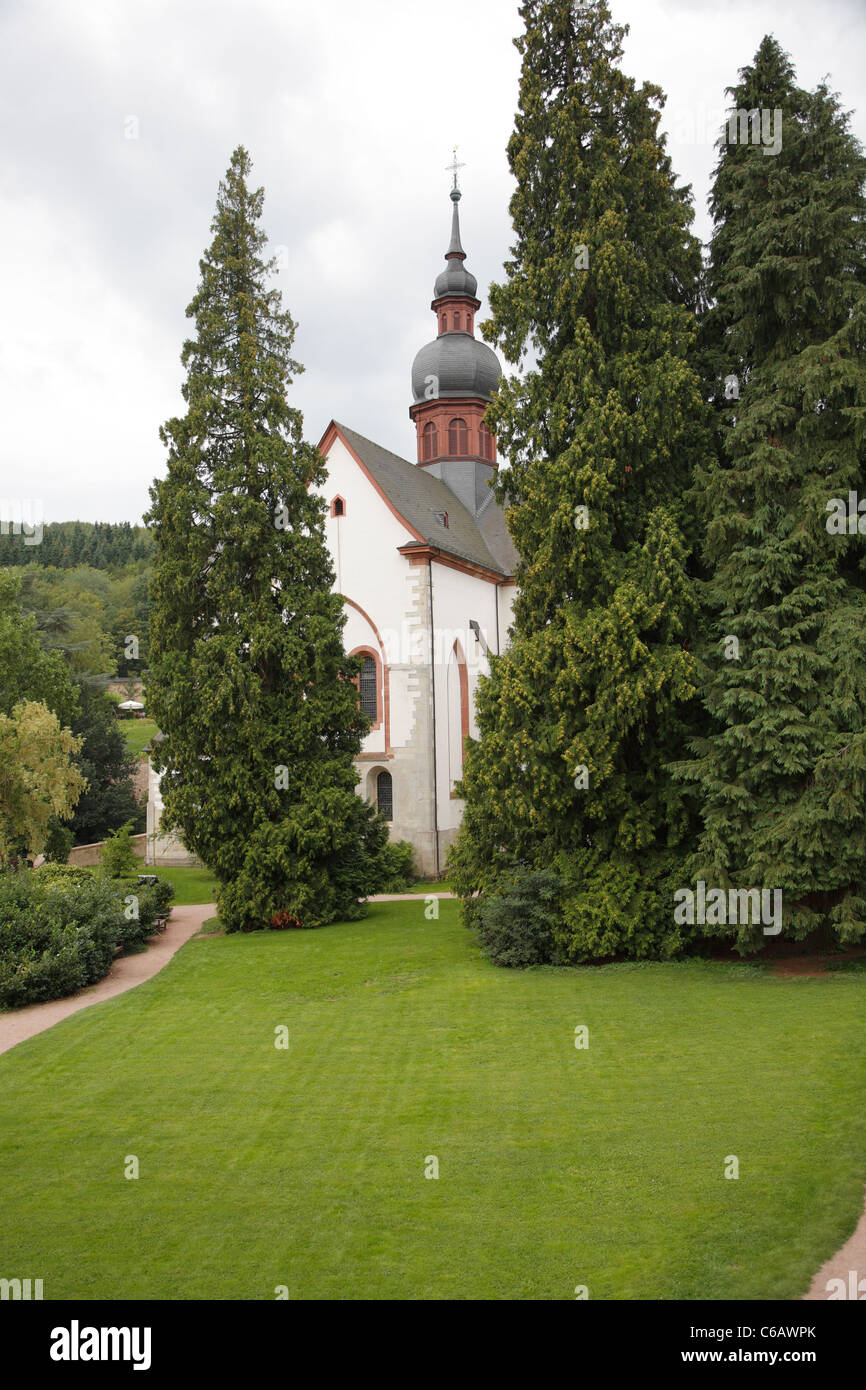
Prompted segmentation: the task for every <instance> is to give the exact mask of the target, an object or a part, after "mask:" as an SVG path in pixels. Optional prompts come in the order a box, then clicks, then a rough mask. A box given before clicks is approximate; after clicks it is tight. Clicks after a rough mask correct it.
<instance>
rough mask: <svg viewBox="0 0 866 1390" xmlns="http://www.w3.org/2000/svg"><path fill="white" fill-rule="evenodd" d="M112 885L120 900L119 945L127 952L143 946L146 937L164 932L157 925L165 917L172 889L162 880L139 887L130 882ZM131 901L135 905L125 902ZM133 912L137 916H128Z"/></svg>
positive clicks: (139, 884)
mask: <svg viewBox="0 0 866 1390" xmlns="http://www.w3.org/2000/svg"><path fill="white" fill-rule="evenodd" d="M112 883H113V886H114V887H115V888H116V890H117V893H118V896H119V899H120V914H121V924H120V928H119V933H118V934H119V939H120V942H121V944H122V945H123V947H124V948H125V949H126V950H129V949H130V948H131V947H139V946H144V945H145V944H146V942H147V939H148V937H150V936H153V935H154V934H155V933H156V932H157V931H163V930H164V929H165V928H164V924H163V926H162V927H159V928H158V927H157V925H156V924H157V921H158V920H159V918H160V917H165V916H167V914H168V909H169V905H170V903H171V900H172V898H173V897H174V887H173V886H172V884H170V883H166V881H165V880H164V879H161V880H160V881H159V882H158V883H153V884H148V883H139V882H138V880H137V879H133V878H127V879H114V880H112ZM132 897H134V898H135V900H136V901H135V903H132V902H129V901H128V899H129V898H132ZM133 909H134V910H135V913H136V915H134V916H129V915H127V914H128V913H129V912H131V911H132V910H133Z"/></svg>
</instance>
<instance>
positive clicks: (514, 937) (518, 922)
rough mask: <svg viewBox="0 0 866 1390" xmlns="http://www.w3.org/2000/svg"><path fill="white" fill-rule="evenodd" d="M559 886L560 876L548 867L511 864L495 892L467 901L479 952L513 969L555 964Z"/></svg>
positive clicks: (561, 888) (561, 886) (559, 917)
mask: <svg viewBox="0 0 866 1390" xmlns="http://www.w3.org/2000/svg"><path fill="white" fill-rule="evenodd" d="M564 891H565V883H564V880H563V879H562V878H561V877H560V875H559V874H555V873H553V872H552V870H550V869H536V870H533V869H527V868H520V867H515V868H512V869H511V870H510V871H509V872H508V873H507V874H505V875H504V876H503V878H502V880H501V886H500V888H499V891H498V892H496V893H485V894H483V895H482V896H481V897H480V898H479V899H476V901H475V902H474V903H473V911H472V925H473V926H474V927H475V930H476V931H477V933H478V940H479V943H480V946H481V951H482V954H483V955H485V956H487V958H488V960H492V961H493V962H494V963H495V964H496V965H508V966H512V967H515V968H517V969H524V968H525V967H526V966H529V965H548V964H559V963H560V959H561V958H560V952H559V950H558V948H557V945H556V935H555V933H556V930H557V927H558V926H559V925H560V923H561V921H562V908H561V902H562V896H563V893H564Z"/></svg>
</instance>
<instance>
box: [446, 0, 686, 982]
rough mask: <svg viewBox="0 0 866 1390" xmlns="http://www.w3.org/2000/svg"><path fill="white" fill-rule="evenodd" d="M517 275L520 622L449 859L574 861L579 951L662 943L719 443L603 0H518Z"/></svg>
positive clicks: (677, 250)
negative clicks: (701, 488)
mask: <svg viewBox="0 0 866 1390" xmlns="http://www.w3.org/2000/svg"><path fill="white" fill-rule="evenodd" d="M520 12H521V15H522V17H523V20H524V23H525V33H524V34H523V35H522V36H521V37H520V38H519V39H517V40H516V44H517V47H518V49H519V51H520V53H521V54H522V59H523V63H522V72H521V79H520V100H519V110H518V113H517V118H516V124H515V129H514V132H513V135H512V137H511V140H510V142H509V146H508V155H509V161H510V165H511V169H512V172H513V174H514V176H515V178H516V180H517V190H516V192H515V194H514V196H513V198H512V202H511V216H512V221H513V224H514V232H515V243H514V246H513V248H512V259H511V261H510V262H509V263H508V264H507V265H506V270H507V280H506V282H505V283H504V284H501V285H495V286H493V287H492V289H491V291H490V299H491V305H492V310H493V315H492V320H491V321H490V322H489V323H488V324H486V325H485V327H484V331H485V336H486V337H487V338H488V339H489V341H491V342H494V343H497V344H499V345H500V347H501V349H502V351H503V353H504V355H505V356H506V357H507V359H508V360H509V361H510V362H512V363H514V364H516V365H517V366H518V367H519V368H521V370H520V371H519V374H518V375H516V376H515V377H513V378H511V379H509V380H506V381H505V382H504V383H503V384H502V386H501V387H500V389H499V392H498V395H497V398H496V399H495V401H494V403H493V404H492V406H491V407H490V410H489V412H488V423H489V424H490V426H491V428H492V429H495V431H496V433H497V435H498V438H499V446H500V449H501V450H502V451H503V452H504V453H505V454H506V455H507V458H508V463H509V465H510V467H509V468H508V470H507V472H505V474H504V477H503V478H502V479H501V482H500V488H499V495H500V497H501V498H502V499H503V500H509V501H510V509H509V511H508V526H509V530H510V533H511V535H512V537H513V539H514V542H515V545H516V547H517V549H518V551H519V555H520V560H519V566H518V569H517V583H518V592H517V599H516V603H515V610H514V625H513V628H512V632H511V645H510V647H509V648H508V650H507V651H506V652H505V654H504V655H503V656H501V657H500V658H499V659H495V660H494V661H493V662H492V669H491V675H490V677H489V679H487V680H486V681H485V682H483V684H482V688H481V691H480V698H479V702H478V723H479V729H480V733H481V737H480V740H479V741H478V742H477V743H475V744H473V745H470V746H469V747H468V750H467V756H466V763H465V773H464V777H463V794H464V796H465V799H466V812H465V817H464V821H463V825H462V828H461V831H460V834H459V837H458V839H457V841H456V847H455V849H454V852H453V856H452V860H451V872H452V874H453V877H454V881H455V884H456V886H457V887H458V890H459V892H460V894H461V896H462V897H463V898H464V899H465V900H466V906H467V915H468V916H469V919H470V920H472V917H473V913H474V908H473V904H472V902H471V900H470V899H469V895H470V894H472V893H473V892H474V891H476V890H482V891H484V890H493V889H495V888H496V886H497V884H498V883H499V882H500V881H501V879H502V875H503V873H504V872H505V871H506V870H509V869H510V868H511V867H513V866H515V865H518V866H519V865H524V866H530V867H531V868H533V869H557V870H558V871H559V873H560V874H561V875H562V876H563V878H564V879H565V880H566V882H567V885H568V886H567V891H566V892H565V894H564V897H563V900H562V904H561V923H560V927H559V929H558V935H559V943H558V944H559V946H560V948H561V951H562V953H563V954H564V955H565V956H566V957H567V958H570V959H574V960H578V959H589V958H592V957H596V958H597V957H601V956H606V955H610V954H612V953H615V952H620V951H622V952H627V953H628V954H631V955H634V956H648V955H660V954H661V955H665V954H671V953H673V952H675V951H677V950H679V949H680V948H681V946H682V945H683V942H684V939H685V937H686V936H687V935H688V933H687V931H686V930H685V929H684V928H679V927H677V926H676V924H675V923H674V920H673V913H674V897H673V894H674V891H675V888H676V887H678V886H680V885H681V884H683V883H684V882H685V881H686V880H685V879H684V877H683V875H684V868H683V859H684V855H685V852H686V850H687V848H688V836H689V832H690V827H691V826H692V825H693V813H692V812H691V811H690V799H689V795H688V790H687V789H684V788H683V787H682V786H681V785H679V784H677V783H676V782H675V781H674V779H673V778H672V776H671V774H670V772H669V771H668V770H667V764H669V763H670V762H671V760H672V759H674V758H675V757H676V756H679V754H680V753H681V751H682V748H683V745H684V739H685V737H686V729H687V727H688V726H687V722H686V721H687V719H688V717H689V710H690V708H691V705H692V703H694V704H697V702H696V701H694V696H695V683H694V670H693V661H692V658H691V655H690V653H689V649H688V648H689V643H690V626H691V624H692V622H693V620H694V617H695V614H696V610H697V605H696V601H695V598H694V595H693V588H694V583H693V580H692V579H691V577H690V575H689V572H688V555H689V551H690V547H691V546H692V544H693V543H694V539H695V537H694V536H693V535H692V533H691V529H690V528H691V525H692V523H691V518H690V516H689V514H688V511H687V509H686V507H685V505H684V500H683V499H684V494H685V492H686V490H687V489H688V487H689V486H690V485H691V481H692V475H693V469H694V467H695V465H696V463H697V462H698V461H700V460H701V459H704V458H705V457H706V455H707V454H708V451H709V450H710V448H711V433H710V425H709V418H708V411H707V407H706V405H705V403H704V401H703V399H702V395H701V382H700V377H699V374H698V372H697V371H696V369H695V366H694V363H693V360H692V359H693V354H694V339H695V333H696V304H697V293H698V285H699V279H700V269H701V257H700V246H699V243H698V242H697V241H696V239H695V238H694V237H693V235H692V234H691V231H690V224H691V220H692V211H691V206H690V195H689V190H688V189H687V188H682V187H678V186H677V185H676V183H675V179H674V175H673V172H672V169H671V164H670V160H669V158H668V156H667V155H666V153H665V146H664V137H663V136H662V135H661V134H660V132H659V128H658V126H659V115H660V110H661V108H662V105H663V100H664V99H663V96H662V93H661V92H660V90H659V89H658V88H656V87H654V86H650V85H647V84H645V85H643V86H641V87H638V86H637V85H636V84H635V82H634V81H633V80H632V79H630V78H629V77H627V76H626V75H624V74H623V72H622V71H621V68H620V66H619V62H620V58H621V53H622V49H621V40H622V37H623V35H624V33H625V32H626V31H625V30H624V29H622V28H621V27H619V26H617V25H615V24H613V23H612V22H611V16H610V11H609V9H608V6H607V4H605V3H603V0H598V2H597V3H595V2H594V3H587V4H579V3H578V4H574V3H569V0H525V3H524V4H523V5H522V6H521V11H520Z"/></svg>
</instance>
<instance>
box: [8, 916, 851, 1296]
mask: <svg viewBox="0 0 866 1390" xmlns="http://www.w3.org/2000/svg"><path fill="white" fill-rule="evenodd" d="M428 896H435V897H437V898H453V897H454V894H453V893H436V894H433V895H428ZM424 897H425V895H424V894H423V893H377V894H376V896H375V897H372V896H371V897H370V899H369V901H370V902H405V901H412V900H413V899H415V898H417V899H418V901H419V902H423V901H424ZM214 911H215V909H214V904H213V903H212V902H210V903H201V904H198V905H197V906H194V907H174V908H172V911H171V916H170V918H169V921H168V925H167V927H166V929H165V931H164V932H163V933H162V934H161V935H159V936H152V937H151V938H150V944H149V946H148V949H147V950H146V951H141V952H140V953H139V954H138V955H134V956H121V957H120V958H119V959H118V960H116V961H115V962H114V964H113V965H112V967H111V969H110V970H109V972H108V974H107V975H106V976H105V979H104V980H100V981H99V983H98V984H95V985H91V986H90V988H89V989H84V990H82V991H81V993H80V994H75V995H73V996H72V997H71V998H69V999H51V1000H49V1001H48V1003H46V1004H30V1005H28V1006H27V1007H26V1008H23V1009H13V1010H12V1011H11V1012H9V1013H3V1014H0V1053H3V1052H8V1051H9V1049H10V1048H11V1047H15V1045H16V1044H17V1043H20V1042H24V1041H25V1039H27V1038H33V1037H35V1036H36V1034H37V1033H44V1032H45V1030H46V1029H47V1028H53V1026H54V1024H55V1023H60V1021H61V1020H62V1019H64V1018H69V1016H70V1015H71V1014H77V1013H78V1012H79V1010H80V1009H86V1008H88V1007H89V1006H90V1005H91V1004H99V1003H101V1002H102V1000H103V999H112V998H113V997H114V996H115V995H116V994H124V993H125V992H126V990H128V989H135V986H136V985H140V984H143V983H144V981H145V980H150V979H152V978H153V976H154V975H157V974H158V973H159V971H160V970H162V968H163V966H164V965H167V964H168V962H169V961H170V960H171V958H172V956H173V955H175V953H176V952H177V951H179V950H180V948H181V946H183V945H184V943H185V942H187V941H189V939H190V937H191V936H195V934H196V932H197V931H199V930H200V928H201V926H202V923H203V922H205V921H206V920H207V919H208V917H213V915H214ZM834 1279H835V1280H841V1281H842V1286H843V1287H844V1292H842V1289H841V1288H840V1285H839V1284H835V1285H834V1284H832V1283H831V1282H830V1281H831V1280H834ZM861 1279H863V1280H864V1285H863V1290H862V1293H861V1290H860V1287H859V1281H860V1280H861ZM828 1285H830V1287H829V1288H828ZM831 1293H834V1294H835V1296H836V1297H837V1298H847V1299H850V1298H866V1208H864V1211H863V1215H862V1216H861V1217H860V1220H859V1222H858V1224H857V1229H856V1230H855V1232H854V1234H853V1235H852V1236H851V1238H850V1240H848V1241H846V1242H845V1244H844V1245H843V1246H842V1249H841V1250H840V1251H839V1252H838V1254H836V1255H834V1256H833V1257H832V1259H829V1260H828V1261H827V1263H826V1264H824V1265H822V1266H821V1268H820V1269H819V1270H818V1273H817V1274H816V1275H815V1277H814V1279H813V1280H812V1284H811V1287H810V1289H809V1292H808V1293H807V1294H804V1296H803V1297H804V1299H806V1300H813V1301H815V1300H825V1299H829V1298H830V1295H831Z"/></svg>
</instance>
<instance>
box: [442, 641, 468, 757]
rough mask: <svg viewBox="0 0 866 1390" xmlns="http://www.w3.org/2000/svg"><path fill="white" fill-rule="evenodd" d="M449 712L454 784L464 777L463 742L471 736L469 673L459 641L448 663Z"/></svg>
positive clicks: (449, 744)
mask: <svg viewBox="0 0 866 1390" xmlns="http://www.w3.org/2000/svg"><path fill="white" fill-rule="evenodd" d="M446 708H447V712H448V770H449V776H450V780H451V782H452V784H453V783H454V782H456V781H457V779H458V778H459V777H461V776H462V775H463V741H464V739H465V738H466V737H467V736H468V734H469V673H468V671H467V668H466V657H465V656H464V655H463V648H462V647H461V645H460V642H459V640H458V641H455V643H454V646H453V648H452V650H451V659H450V661H449V662H448V677H447V684H446Z"/></svg>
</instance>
